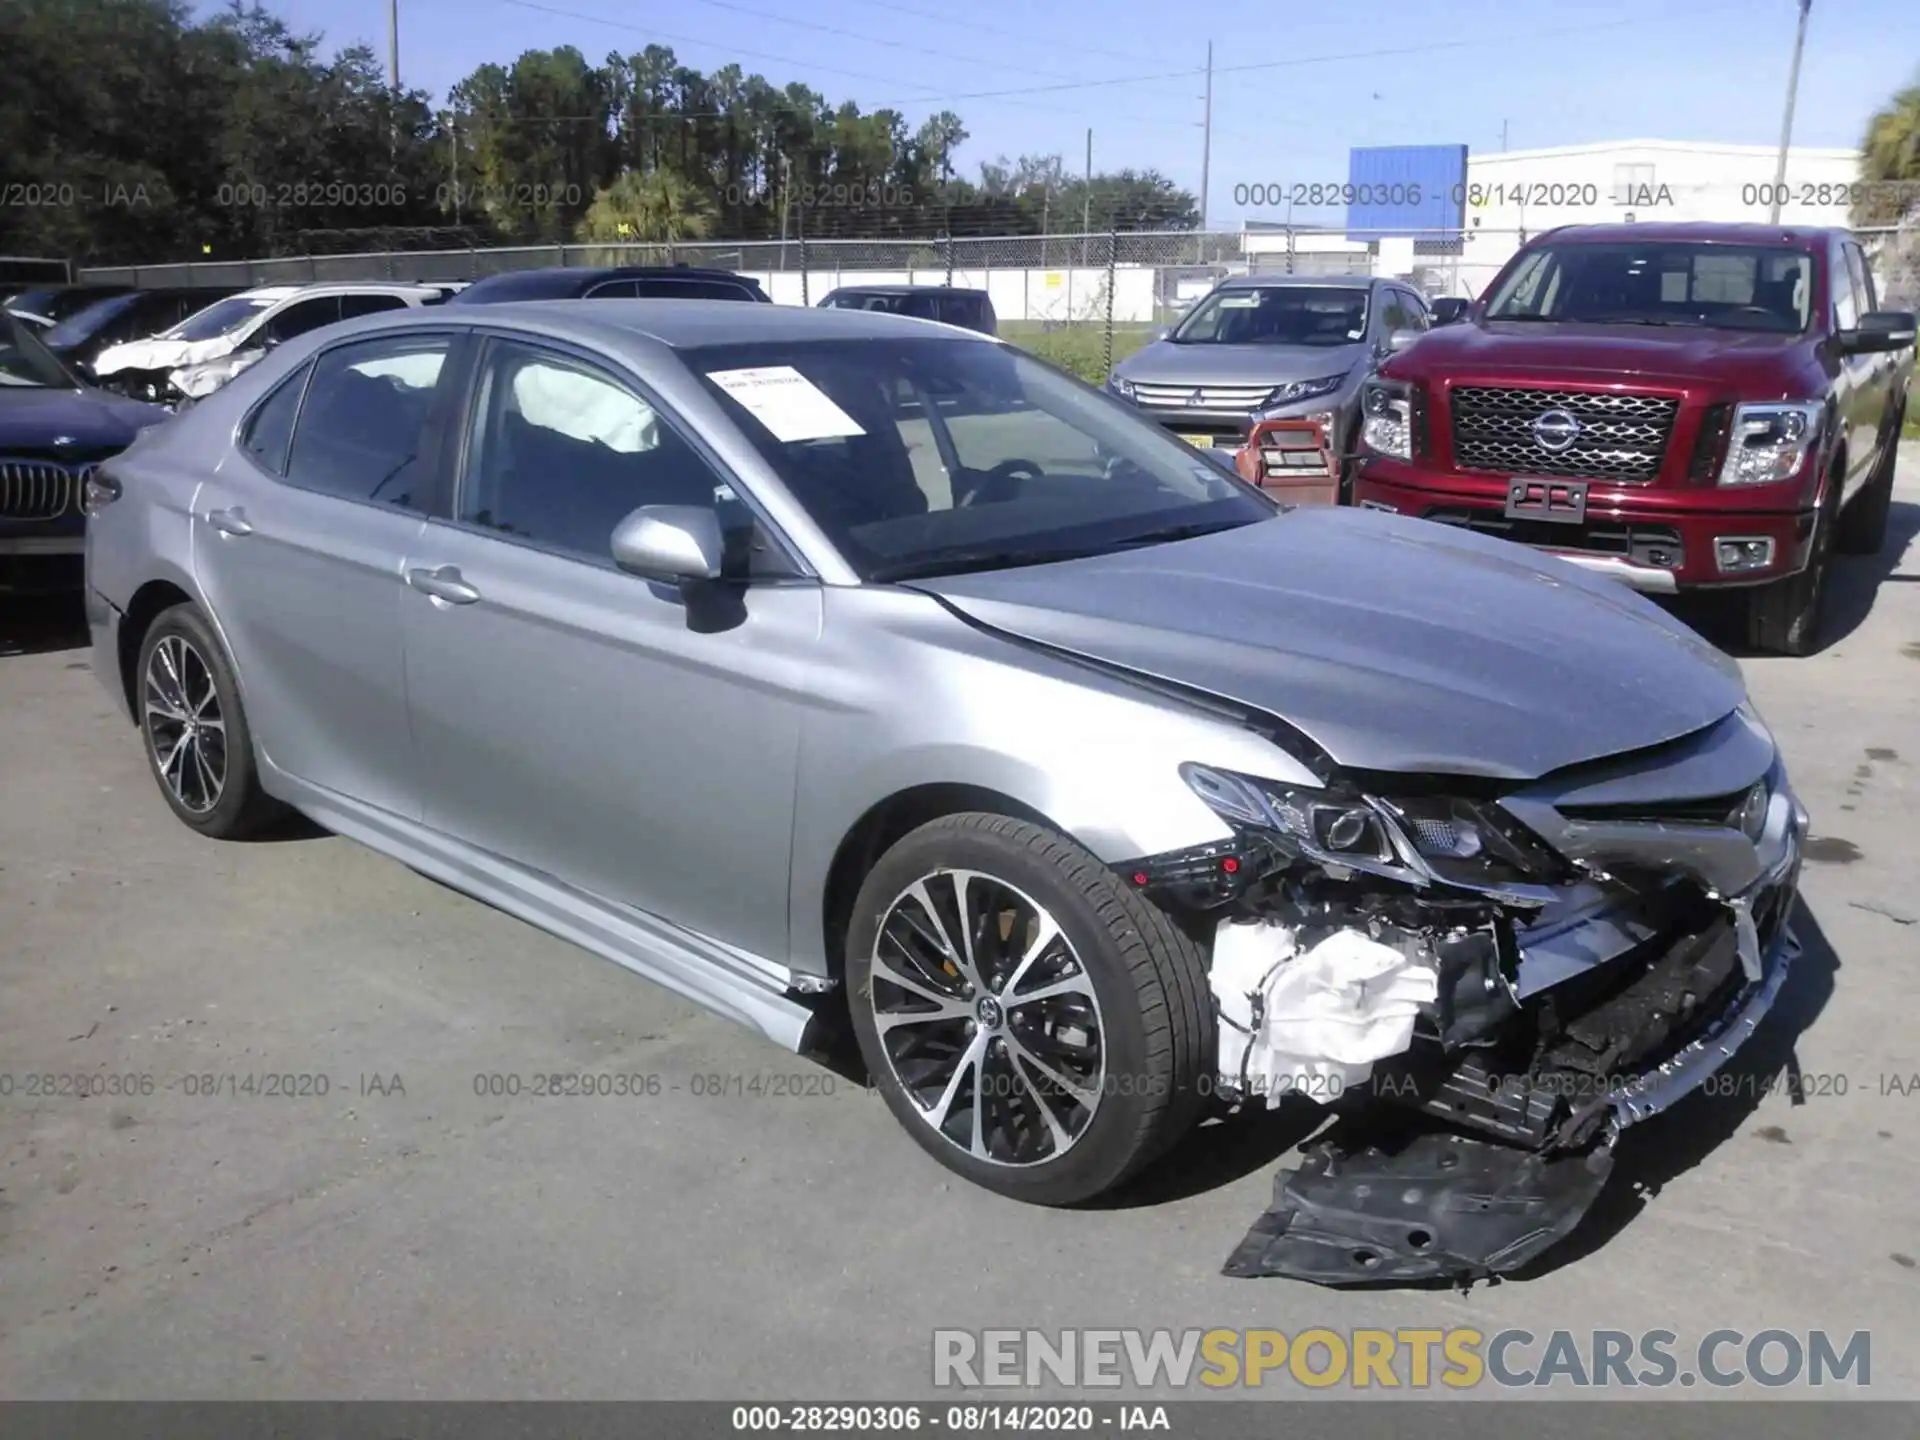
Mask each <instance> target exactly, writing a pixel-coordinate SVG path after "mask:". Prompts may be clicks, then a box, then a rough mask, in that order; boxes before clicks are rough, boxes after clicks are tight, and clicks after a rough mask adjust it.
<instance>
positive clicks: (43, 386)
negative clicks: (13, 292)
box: [0, 310, 79, 390]
mask: <svg viewBox="0 0 1920 1440" xmlns="http://www.w3.org/2000/svg"><path fill="white" fill-rule="evenodd" d="M20 387H31V388H34V389H40V390H74V389H78V388H79V382H78V381H77V380H75V379H74V378H73V376H71V375H69V374H68V373H67V371H66V367H65V366H63V365H62V364H61V363H60V362H59V361H58V360H56V359H54V358H53V356H52V355H50V354H49V353H48V352H47V347H46V346H44V345H42V344H41V343H40V342H39V341H38V340H36V339H34V337H33V331H32V328H31V327H30V326H27V325H23V324H22V323H21V322H20V321H19V320H17V319H15V318H14V317H13V316H12V315H9V314H7V313H6V311H4V310H0V389H10V388H20Z"/></svg>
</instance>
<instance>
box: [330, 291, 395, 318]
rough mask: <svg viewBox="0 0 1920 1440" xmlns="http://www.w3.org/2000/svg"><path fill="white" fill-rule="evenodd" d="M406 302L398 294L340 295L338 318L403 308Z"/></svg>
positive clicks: (376, 313) (375, 313)
mask: <svg viewBox="0 0 1920 1440" xmlns="http://www.w3.org/2000/svg"><path fill="white" fill-rule="evenodd" d="M406 308H407V302H406V301H404V300H402V299H401V298H400V297H399V296H398V295H342V296H341V297H340V318H341V319H342V320H352V319H354V318H355V317H356V316H360V315H378V314H379V313H380V312H381V311H382V310H404V309H406Z"/></svg>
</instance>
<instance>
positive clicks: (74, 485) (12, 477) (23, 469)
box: [0, 459, 93, 520]
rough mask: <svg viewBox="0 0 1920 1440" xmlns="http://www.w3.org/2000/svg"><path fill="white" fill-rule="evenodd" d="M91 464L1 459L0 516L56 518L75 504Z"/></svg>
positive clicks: (40, 518) (75, 505) (3, 518)
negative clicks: (75, 464) (68, 464)
mask: <svg viewBox="0 0 1920 1440" xmlns="http://www.w3.org/2000/svg"><path fill="white" fill-rule="evenodd" d="M92 469H93V467H92V466H91V465H79V466H73V467H68V466H66V465H61V464H59V463H57V462H56V461H52V460H7V459H0V520H57V519H59V518H60V517H61V516H62V515H65V514H66V513H67V512H68V511H70V510H73V509H75V508H77V507H78V505H79V499H80V492H81V489H82V488H83V487H84V485H85V483H86V476H85V474H84V473H83V472H85V471H90V470H92Z"/></svg>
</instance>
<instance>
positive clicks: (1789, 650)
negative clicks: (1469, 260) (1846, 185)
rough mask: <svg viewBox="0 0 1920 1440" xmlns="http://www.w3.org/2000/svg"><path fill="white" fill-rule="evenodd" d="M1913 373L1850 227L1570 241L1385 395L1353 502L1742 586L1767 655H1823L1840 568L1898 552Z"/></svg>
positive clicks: (1491, 294) (1908, 346)
mask: <svg viewBox="0 0 1920 1440" xmlns="http://www.w3.org/2000/svg"><path fill="white" fill-rule="evenodd" d="M1913 371H1914V316H1913V315H1912V314H1911V313H1907V312H1895V311H1884V310H1881V309H1880V308H1879V302H1878V299H1877V297H1876V295H1875V291H1874V284H1873V277H1872V275H1871V273H1870V271H1869V269H1868V266H1867V263H1866V257H1865V255H1864V254H1863V253H1862V251H1861V248H1860V244H1859V242H1858V240H1856V239H1855V238H1854V237H1853V236H1852V235H1850V234H1848V233H1847V232H1845V231H1842V230H1799V229H1783V228H1780V227H1776V226H1762V225H1594V226H1574V227H1568V228H1565V229H1559V230H1551V231H1548V232H1546V233H1545V234H1542V235H1540V236H1538V237H1536V238H1535V239H1533V240H1531V241H1529V242H1528V243H1527V244H1526V245H1524V246H1522V247H1521V249H1520V251H1519V253H1518V254H1516V255H1515V256H1514V257H1513V258H1512V259H1511V260H1510V261H1508V262H1507V264H1506V265H1505V266H1504V267H1503V268H1502V269H1501V271H1500V273H1499V275H1498V276H1496V277H1495V279H1494V281H1493V283H1492V284H1491V285H1489V286H1488V287H1487V289H1486V291H1485V292H1484V293H1483V294H1482V295H1481V297H1480V298H1479V299H1478V300H1477V301H1475V302H1474V303H1473V304H1472V305H1471V306H1470V307H1468V308H1467V310H1466V311H1465V313H1464V314H1463V315H1462V316H1461V317H1460V319H1459V320H1457V321H1456V322H1455V323H1452V324H1445V325H1441V326H1438V327H1437V328H1435V329H1433V330H1431V331H1429V332H1427V333H1426V334H1425V335H1423V336H1420V337H1419V338H1418V339H1417V341H1416V342H1415V343H1411V344H1408V345H1406V346H1405V348H1402V349H1400V351H1399V353H1397V354H1396V355H1394V357H1393V358H1392V359H1391V360H1389V361H1388V362H1387V364H1386V365H1384V366H1383V367H1382V369H1381V372H1380V376H1379V378H1378V379H1377V380H1375V381H1373V382H1372V383H1370V385H1369V386H1368V388H1367V390H1366V392H1365V394H1364V395H1363V397H1362V401H1361V406H1362V412H1363V417H1364V418H1363V422H1362V427H1361V447H1360V449H1361V455H1360V463H1359V468H1358V471H1357V473H1356V475H1355V479H1354V486H1353V494H1352V500H1353V503H1355V504H1357V505H1361V506H1366V507H1370V508H1374V509H1382V510H1395V511H1399V512H1401V513H1403V514H1408V515H1420V516H1425V517H1427V518H1428V519H1432V520H1437V521H1442V522H1444V523H1446V524H1450V525H1461V526H1466V527H1468V528H1470V529H1473V530H1476V531H1480V532H1482V533H1485V534H1489V535H1498V536H1502V537H1504V538H1506V539H1510V540H1516V541H1519V542H1521V543H1523V544H1528V545H1534V546H1538V547H1540V548H1542V549H1546V550H1550V551H1553V552H1554V553H1556V554H1558V555H1561V556H1563V557H1564V558H1566V559H1568V560H1571V561H1573V562H1575V563H1576V564H1580V565H1584V566H1586V567H1588V568H1590V569H1592V570H1596V571H1600V572H1603V573H1605V574H1608V575H1611V576H1614V577H1616V578H1618V579H1620V580H1623V581H1625V582H1626V583H1628V584H1630V585H1632V586H1634V587H1636V588H1637V589H1640V590H1644V591H1649V592H1652V593H1656V594H1672V593H1675V592H1677V591H1681V590H1693V589H1704V588H1707V587H1716V588H1717V587H1742V588H1743V589H1744V592H1745V596H1744V600H1745V611H1746V616H1747V632H1748V633H1747V640H1748V643H1749V644H1750V645H1751V646H1752V647H1753V648H1755V649H1759V650H1767V651H1773V652H1776V653H1781V654H1788V655H1804V654H1807V653H1809V652H1811V651H1812V650H1813V649H1815V648H1816V646H1817V641H1818V634H1819V626H1820V610H1821V601H1822V598H1823V596H1824V594H1825V591H1826V580H1827V574H1828V571H1829V569H1830V568H1831V557H1832V555H1833V553H1834V552H1835V551H1836V550H1837V551H1839V552H1841V553H1843V554H1872V553H1874V552H1876V551H1878V550H1879V549H1880V547H1881V545H1882V544H1883V542H1884V540H1885V536H1886V528H1887V509H1888V505H1889V504H1890V502H1891V496H1892V491H1893V467H1894V456H1895V451H1896V449H1897V447H1898V443H1899V437H1900V427H1901V424H1902V420H1903V417H1904V414H1905V409H1906V403H1907V392H1908V389H1909V387H1910V386H1911V384H1912V379H1913Z"/></svg>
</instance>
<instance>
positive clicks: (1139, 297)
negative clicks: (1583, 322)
mask: <svg viewBox="0 0 1920 1440" xmlns="http://www.w3.org/2000/svg"><path fill="white" fill-rule="evenodd" d="M1542 228H1544V227H1541V226H1537V225H1536V226H1533V227H1531V228H1530V229H1529V228H1526V227H1519V226H1515V227H1510V228H1509V227H1501V228H1491V227H1481V226H1478V225H1476V226H1475V227H1474V228H1471V229H1468V230H1465V231H1450V232H1441V231H1433V232H1427V233H1416V234H1411V235H1405V234H1403V235H1399V236H1394V237H1386V238H1377V239H1366V238H1356V237H1354V236H1352V235H1350V234H1349V233H1348V232H1347V231H1346V230H1344V229H1333V228H1324V227H1314V226H1303V225H1265V226H1263V225H1253V224H1250V225H1248V226H1247V227H1246V228H1244V229H1240V230H1231V231H1193V230H1180V231H1144V230H1134V231H1107V232H1097V233H1087V234H1080V233H1071V234H1053V235H1007V236H947V235H936V236H932V237H928V238H924V239H885V240H845V239H830V240H814V239H808V238H805V237H803V236H795V237H793V238H791V239H787V240H754V241H741V240H708V241H697V242H680V243H671V244H669V243H657V244H553V245H527V246H516V247H504V248H501V247H496V248H481V247H474V246H461V247H458V248H447V247H441V248H413V247H409V248H402V249H388V250H373V251H365V252H359V253H344V254H331V253H319V254H306V255H297V256H279V257H274V258H270V259H258V260H199V261H191V262H186V263H180V264H166V265H139V266H120V267H102V268H96V269H89V270H83V271H81V272H80V278H81V279H83V280H89V281H98V282H114V283H122V284H132V285H139V286H154V285H227V286H236V287H252V286H259V285H274V284H307V283H312V282H315V281H329V280H332V281H350V280H396V281H465V280H477V279H480V278H483V277H485V276H488V275H494V274H499V273H501V272H503V271H511V270H526V269H536V268H541V267H545V266H586V267H598V266H609V265H669V266H670V265H693V266H715V267H720V268H724V269H728V270H734V271H738V272H740V273H742V274H747V275H752V276H754V277H755V278H756V279H758V280H759V281H760V282H761V284H762V285H763V286H765V287H766V289H767V291H768V293H769V294H770V295H771V296H772V297H773V299H774V300H775V301H776V302H778V303H781V304H789V305H812V304H817V303H819V302H820V301H821V300H822V299H824V298H825V296H826V295H827V294H828V293H829V292H830V291H832V290H834V289H836V288H839V287H841V286H847V285H958V286H963V287H967V288H972V289H979V290H984V291H986V292H987V294H988V295H989V297H990V298H991V299H992V302H993V306H994V310H995V312H996V313H997V314H998V316H999V318H1000V329H1001V333H1002V334H1003V335H1005V336H1006V337H1007V338H1008V339H1010V340H1012V341H1014V342H1015V343H1016V344H1020V345H1023V346H1025V347H1027V348H1028V349H1031V350H1034V351H1035V352H1037V353H1039V354H1042V355H1044V356H1046V357H1047V358H1048V359H1050V360H1052V361H1054V362H1055V363H1056V364H1060V365H1064V366H1065V367H1067V368H1069V369H1071V370H1073V371H1075V372H1076V373H1078V374H1081V375H1083V376H1087V377H1089V378H1093V379H1103V378H1104V377H1105V376H1106V374H1107V373H1108V372H1109V371H1110V370H1111V368H1112V365H1113V364H1114V362H1115V361H1116V360H1118V359H1121V358H1124V357H1125V356H1126V355H1127V354H1130V353H1131V352H1132V351H1133V350H1135V349H1137V348H1138V347H1139V346H1140V345H1142V344H1144V343H1146V341H1147V340H1148V339H1149V338H1150V337H1151V336H1152V334H1153V332H1154V331H1155V330H1156V329H1158V328H1160V327H1163V326H1167V325H1171V324H1172V323H1174V322H1175V321H1176V320H1177V319H1178V318H1179V317H1180V315H1181V314H1183V313H1184V312H1185V310H1186V309H1187V307H1188V306H1190V305H1191V304H1192V303H1193V302H1194V301H1195V300H1196V299H1198V298H1199V297H1200V296H1202V295H1204V294H1205V293H1206V292H1207V291H1208V290H1210V289H1211V288H1212V287H1213V286H1214V285H1215V284H1216V283H1218V282H1219V281H1220V280H1221V279H1224V278H1226V277H1228V276H1232V275H1250V274H1254V275H1257V274H1296V275H1320V276H1327V277H1337V276H1354V277H1360V276H1373V275H1391V276H1395V277H1398V278H1401V279H1404V280H1408V281H1411V282H1412V283H1413V284H1414V285H1415V286H1416V287H1417V288H1419V289H1420V290H1422V291H1423V292H1424V293H1426V294H1427V295H1428V296H1429V297H1432V298H1437V297H1440V296H1464V297H1473V296H1477V295H1479V294H1480V293H1481V292H1482V291H1483V290H1484V289H1485V288H1486V286H1487V285H1488V283H1489V282H1491V281H1492V279H1493V278H1494V276H1495V275H1496V274H1497V273H1498V272H1499V270H1500V267H1501V266H1502V265H1504V264H1505V263H1506V261H1507V259H1508V258H1509V257H1510V256H1511V255H1512V254H1513V253H1514V251H1515V250H1517V249H1518V248H1519V247H1520V246H1521V245H1522V244H1524V243H1525V242H1526V240H1527V239H1528V238H1529V236H1530V235H1538V234H1540V233H1541V230H1542ZM440 233H442V232H435V234H436V236H437V235H438V234H440ZM1856 233H1858V234H1859V235H1860V236H1861V238H1862V240H1863V241H1864V242H1865V244H1866V247H1867V250H1868V253H1869V254H1870V255H1871V256H1872V258H1873V261H1874V269H1875V272H1876V277H1877V281H1878V288H1879V290H1880V292H1881V295H1882V296H1883V303H1884V304H1886V305H1887V306H1888V307H1889V308H1901V309H1914V308H1920V203H1915V204H1914V205H1913V206H1912V207H1911V208H1910V209H1908V210H1906V211H1905V213H1904V214H1902V215H1901V216H1900V217H1899V219H1898V220H1897V221H1896V222H1895V223H1893V224H1889V225H1886V226H1882V227H1878V228H1870V229H1864V230H1860V231H1857V232H1856ZM423 238H424V237H423ZM315 248H320V247H315Z"/></svg>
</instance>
